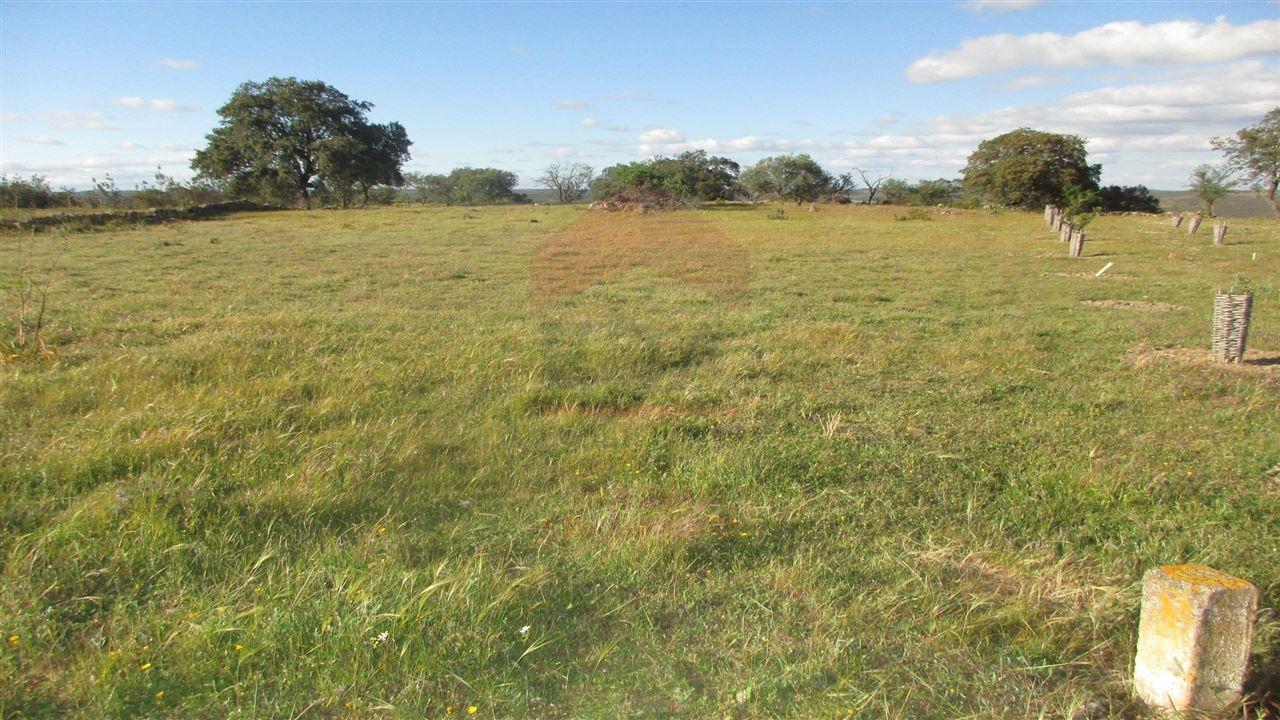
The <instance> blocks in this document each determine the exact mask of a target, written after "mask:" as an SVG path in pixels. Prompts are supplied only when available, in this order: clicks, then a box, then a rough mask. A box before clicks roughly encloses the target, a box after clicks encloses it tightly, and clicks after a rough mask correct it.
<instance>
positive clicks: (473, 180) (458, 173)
mask: <svg viewBox="0 0 1280 720" xmlns="http://www.w3.org/2000/svg"><path fill="white" fill-rule="evenodd" d="M404 178H405V182H406V184H407V185H409V187H411V188H413V190H414V199H416V200H417V201H418V202H422V203H444V204H445V205H479V204H484V205H497V204H503V203H520V202H529V199H528V198H527V197H525V196H524V195H523V194H521V193H517V192H516V191H515V189H516V183H518V182H519V181H520V178H519V177H518V176H517V175H516V174H515V173H513V172H509V171H507V170H498V169H496V168H472V167H462V168H457V169H455V170H454V171H453V172H450V173H449V174H448V175H426V174H422V173H412V172H410V173H405V174H404Z"/></svg>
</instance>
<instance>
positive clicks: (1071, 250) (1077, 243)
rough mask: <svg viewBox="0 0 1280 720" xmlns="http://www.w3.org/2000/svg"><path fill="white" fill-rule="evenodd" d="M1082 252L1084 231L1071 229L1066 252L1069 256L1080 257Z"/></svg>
mask: <svg viewBox="0 0 1280 720" xmlns="http://www.w3.org/2000/svg"><path fill="white" fill-rule="evenodd" d="M1083 253H1084V231H1083V230H1073V231H1072V232H1071V244H1070V245H1068V246H1067V254H1069V255H1070V256H1071V257H1080V256H1081V255H1082V254H1083Z"/></svg>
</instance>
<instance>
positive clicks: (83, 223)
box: [0, 200, 280, 232]
mask: <svg viewBox="0 0 1280 720" xmlns="http://www.w3.org/2000/svg"><path fill="white" fill-rule="evenodd" d="M279 209H280V208H278V207H276V206H274V205H260V204H258V203H255V202H249V201H248V200H232V201H230V202H220V203H209V204H208V205H196V206H195V207H189V208H182V209H180V210H179V209H177V208H156V209H154V210H129V211H123V212H104V213H59V214H57V215H44V216H41V217H33V218H29V219H26V220H12V219H5V218H0V230H16V231H28V230H34V231H37V232H39V231H42V230H50V229H53V228H58V227H70V228H76V229H84V228H95V227H103V226H105V225H154V224H157V223H165V222H171V221H174V220H208V219H210V218H214V217H218V216H220V215H226V214H227V213H233V212H249V211H262V210H279Z"/></svg>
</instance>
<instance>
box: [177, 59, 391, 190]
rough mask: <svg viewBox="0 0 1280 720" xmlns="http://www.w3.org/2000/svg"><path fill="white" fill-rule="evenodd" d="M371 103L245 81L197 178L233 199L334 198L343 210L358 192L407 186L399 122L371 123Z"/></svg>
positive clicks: (225, 109)
mask: <svg viewBox="0 0 1280 720" xmlns="http://www.w3.org/2000/svg"><path fill="white" fill-rule="evenodd" d="M372 108H373V105H372V104H370V103H368V102H364V101H361V100H353V99H351V98H349V97H347V95H345V94H344V93H342V92H341V91H339V90H338V89H337V88H334V87H332V86H330V85H327V84H325V83H323V82H319V81H308V80H298V79H296V78H292V77H290V78H276V77H273V78H270V79H268V80H266V81H265V82H260V83H259V82H247V83H244V84H243V85H241V86H240V87H239V88H237V89H236V91H235V93H233V94H232V96H231V99H230V100H228V101H227V103H226V104H225V105H223V106H222V107H221V108H219V109H218V115H219V117H220V118H221V120H220V121H219V124H218V126H217V127H216V128H214V129H213V132H211V133H209V135H208V136H207V140H208V144H207V145H206V146H205V148H204V149H202V150H200V151H198V152H197V153H196V156H195V159H193V160H192V161H191V167H192V169H193V170H195V171H196V173H197V177H200V178H204V179H209V180H212V181H215V182H217V183H219V184H221V185H222V186H223V188H224V189H225V190H226V192H227V193H228V194H230V195H233V196H254V197H260V198H263V199H270V200H275V201H281V202H294V201H296V200H297V199H298V198H299V197H301V198H302V199H303V201H304V202H305V204H306V206H307V207H311V199H312V194H313V193H314V192H315V191H317V190H319V191H322V192H327V193H331V194H333V195H334V196H336V197H337V198H338V199H340V200H341V201H342V202H343V204H346V202H347V201H349V199H350V197H351V194H352V193H353V191H354V189H355V188H360V189H362V190H363V191H364V192H365V194H366V196H367V193H368V189H369V188H370V187H372V186H373V185H377V184H389V185H398V184H401V183H402V182H403V178H402V177H401V176H400V167H401V166H402V165H403V164H404V162H405V161H406V160H407V159H408V157H409V145H410V144H411V143H410V141H409V138H408V135H407V134H406V133H405V130H404V128H403V127H402V126H401V125H400V124H399V123H388V124H386V125H375V124H371V123H370V122H369V121H368V119H367V117H366V113H367V112H368V111H369V110H370V109H372Z"/></svg>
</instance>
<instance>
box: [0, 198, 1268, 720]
mask: <svg viewBox="0 0 1280 720" xmlns="http://www.w3.org/2000/svg"><path fill="white" fill-rule="evenodd" d="M769 212H770V208H766V207H759V208H741V207H738V208H722V209H708V210H700V211H685V212H680V213H675V214H671V215H664V216H646V217H639V216H629V215H604V214H599V213H591V212H590V211H587V210H585V209H583V208H581V207H560V208H556V207H504V208H490V207H483V208H473V209H466V208H393V209H383V210H370V211H347V212H334V211H316V212H301V211H299V212H289V213H271V214H245V215H238V216H234V217H232V218H230V219H226V220H219V221H210V222H203V223H184V224H174V225H169V226H155V227H149V228H143V229H137V230H128V231H119V232H103V233H88V234H72V235H59V234H45V235H39V236H35V237H31V236H13V235H11V236H7V237H0V284H2V285H3V287H4V288H5V289H6V293H8V294H6V295H5V297H4V300H3V302H4V305H3V308H4V314H3V316H2V317H0V337H2V338H3V339H4V342H5V343H6V344H4V345H0V348H3V351H4V352H5V353H7V354H8V357H7V359H6V361H5V362H4V363H3V364H2V365H0V375H2V378H3V379H2V380H0V501H2V502H0V553H3V555H0V557H2V558H3V575H2V576H0V633H3V638H0V640H2V642H0V718H5V719H6V720H8V719H9V718H55V717H59V718H61V717H72V718H104V717H106V718H126V717H174V718H226V717H231V718H365V717H405V718H448V717H469V716H472V717H479V718H613V717H637V718H638V717H645V718H686V717H690V718H709V717H715V718H782V717H797V718H816V717H821V718H833V717H859V718H992V717H1000V718H1063V717H1072V715H1073V714H1074V713H1082V714H1081V715H1079V716H1080V717H1085V716H1088V717H1091V718H1100V717H1108V716H1114V717H1129V716H1132V715H1133V714H1134V713H1135V712H1136V709H1135V708H1134V707H1133V704H1132V702H1131V701H1130V699H1129V698H1130V690H1129V687H1128V684H1127V683H1128V678H1129V675H1130V673H1131V663H1132V653H1133V648H1134V644H1135V639H1136V637H1135V636H1136V627H1137V611H1138V596H1139V581H1140V578H1141V574H1142V572H1143V571H1144V570H1146V569H1147V568H1148V567H1150V566H1153V565H1156V564H1164V563H1172V562H1189V561H1195V562H1205V563H1209V564H1211V565H1214V566H1216V567H1219V568H1221V569H1223V570H1227V571H1229V572H1233V573H1236V574H1239V575H1241V576H1243V577H1246V578H1248V579H1250V580H1252V581H1253V582H1254V583H1255V584H1257V585H1258V586H1259V588H1260V589H1261V591H1262V605H1263V606H1265V607H1273V606H1275V605H1276V604H1277V602H1278V601H1280V562H1278V561H1277V557H1280V513H1278V512H1277V507H1278V506H1280V432H1277V426H1276V418H1277V417H1280V352H1278V351H1280V226H1278V225H1277V224H1276V223H1275V222H1274V221H1271V220H1265V219H1258V220H1247V221H1236V222H1233V223H1232V226H1231V231H1230V232H1231V235H1230V237H1229V240H1230V243H1231V244H1229V245H1227V246H1225V247H1213V246H1212V245H1211V243H1210V238H1209V233H1208V228H1207V227H1206V228H1205V229H1202V230H1201V234H1200V235H1199V236H1197V237H1194V238H1189V237H1188V236H1187V235H1186V233H1185V229H1179V230H1174V229H1172V228H1170V227H1168V224H1167V222H1165V221H1162V220H1159V219H1154V218H1142V217H1123V218H1110V217H1108V218H1102V219H1100V220H1097V221H1096V222H1095V223H1094V224H1093V225H1092V226H1090V228H1089V240H1088V243H1087V245H1086V247H1085V254H1086V257H1084V258H1078V259H1073V258H1068V257H1067V256H1066V250H1065V247H1064V246H1063V245H1062V244H1061V243H1059V242H1057V241H1056V240H1055V239H1054V237H1053V234H1052V233H1051V232H1050V231H1049V230H1048V229H1047V228H1045V227H1044V225H1043V223H1042V221H1041V218H1040V216H1039V215H1038V214H1025V213H1018V212H1004V213H1000V214H985V213H982V212H960V213H956V214H946V215H934V216H932V219H930V220H916V221H904V222H900V221H897V220H895V219H894V218H895V213H899V214H900V213H903V212H905V210H904V209H902V208H890V207H881V208H871V207H856V206H855V207H840V208H837V207H822V208H820V211H819V212H817V213H808V212H802V211H800V210H799V209H793V208H787V211H786V212H787V216H786V219H783V220H770V219H767V215H768V213H769ZM1108 262H1114V263H1115V265H1114V267H1112V268H1111V269H1110V270H1109V271H1108V273H1106V274H1105V275H1103V276H1102V277H1094V275H1093V273H1094V272H1095V271H1096V270H1098V269H1099V268H1101V267H1102V266H1103V265H1104V264H1106V263H1108ZM20 274H25V275H27V276H28V277H32V278H35V279H37V280H40V281H43V280H44V279H46V278H47V279H48V280H49V281H50V289H49V296H48V309H47V316H48V319H49V326H48V328H47V330H46V332H45V340H46V345H47V348H48V350H49V352H48V353H40V352H36V351H31V350H27V351H23V352H16V353H15V352H14V351H13V350H12V349H11V347H10V345H9V344H8V343H9V341H10V339H11V338H12V335H13V332H14V308H15V307H16V303H17V300H16V297H15V295H14V293H12V292H11V290H12V288H14V287H15V286H16V285H17V283H18V282H19V279H20V278H19V275H20ZM1241 276H1243V277H1244V278H1247V281H1248V282H1249V283H1250V285H1251V286H1252V288H1253V289H1254V291H1255V293H1256V294H1255V308H1254V317H1255V321H1254V328H1253V332H1252V335H1251V343H1250V345H1251V347H1252V348H1253V349H1254V352H1253V353H1251V356H1252V357H1253V358H1254V359H1255V362H1252V363H1250V364H1246V365H1242V366H1233V367H1226V366H1215V365H1211V364H1209V363H1207V362H1204V360H1203V356H1204V354H1205V353H1204V350H1205V348H1206V345H1207V342H1208V335H1209V333H1208V330H1209V315H1210V307H1211V304H1212V292H1213V289H1214V288H1215V287H1217V286H1226V285H1229V284H1231V283H1232V282H1233V281H1235V280H1236V279H1237V278H1238V277H1241ZM1253 662H1254V667H1255V670H1256V672H1255V676H1254V677H1253V679H1252V680H1251V687H1252V688H1253V689H1255V690H1257V691H1258V693H1261V694H1262V695H1263V696H1264V697H1265V696H1266V695H1267V693H1270V698H1271V699H1270V702H1272V703H1274V702H1276V698H1277V694H1276V693H1277V691H1276V689H1275V685H1276V683H1277V678H1278V677H1280V624H1278V623H1277V621H1276V620H1275V619H1274V617H1273V616H1270V615H1265V614H1264V618H1263V620H1262V622H1260V624H1259V629H1258V636H1257V641H1256V643H1255V656H1254V658H1253ZM1267 688H1270V690H1267ZM1264 701H1265V700H1264Z"/></svg>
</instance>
